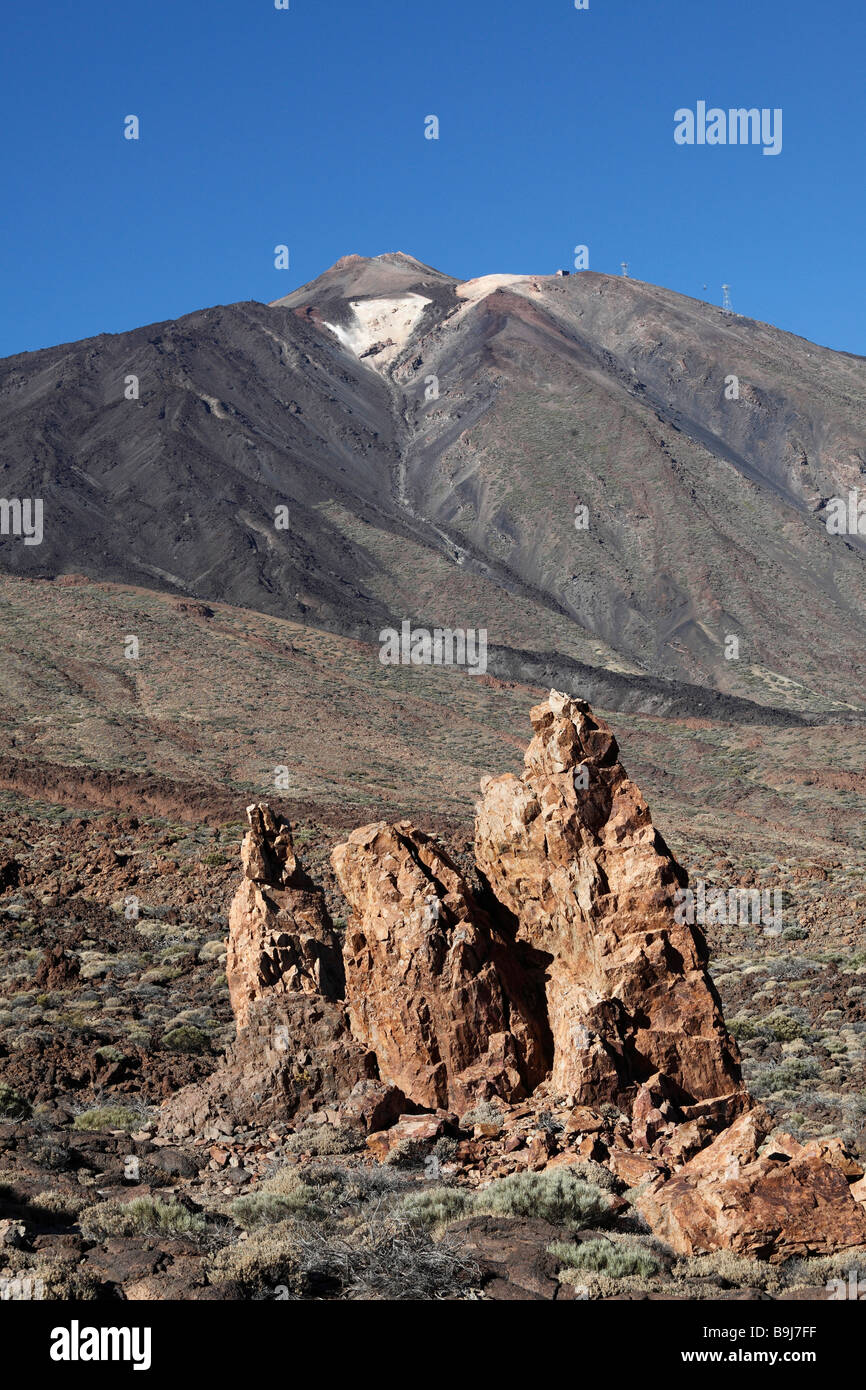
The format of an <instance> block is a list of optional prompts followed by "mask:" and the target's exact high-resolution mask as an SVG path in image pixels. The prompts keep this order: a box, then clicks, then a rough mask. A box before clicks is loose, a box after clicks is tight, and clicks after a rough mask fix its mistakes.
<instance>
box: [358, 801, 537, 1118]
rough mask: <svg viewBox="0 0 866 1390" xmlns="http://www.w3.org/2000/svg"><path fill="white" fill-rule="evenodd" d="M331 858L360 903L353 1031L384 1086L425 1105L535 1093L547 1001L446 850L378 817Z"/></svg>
mask: <svg viewBox="0 0 866 1390" xmlns="http://www.w3.org/2000/svg"><path fill="white" fill-rule="evenodd" d="M331 862H332V864H333V866H334V871H335V873H336V875H337V879H338V881H339V884H340V887H341V889H342V891H343V893H344V895H345V897H346V898H347V900H348V902H349V904H350V906H351V908H352V918H351V921H350V923H349V926H348V928H347V931H346V940H345V945H344V962H345V974H346V1002H347V1005H348V1010H349V1018H350V1021H351V1027H352V1032H353V1034H354V1036H355V1037H356V1038H357V1039H358V1040H359V1041H360V1042H362V1043H363V1044H364V1046H366V1047H369V1048H370V1049H371V1050H372V1051H373V1052H375V1054H376V1056H377V1058H378V1062H379V1072H380V1076H381V1078H382V1080H383V1081H386V1082H389V1083H391V1084H393V1085H395V1086H399V1087H400V1089H401V1090H402V1091H404V1092H405V1094H406V1095H407V1096H409V1097H410V1099H411V1100H412V1101H414V1102H415V1103H416V1104H417V1105H422V1106H425V1107H427V1108H429V1109H433V1108H435V1107H437V1106H453V1107H454V1108H456V1109H458V1110H461V1111H462V1110H465V1109H466V1108H468V1106H469V1105H471V1103H472V1102H473V1101H475V1100H478V1099H485V1098H487V1097H489V1096H491V1095H498V1096H501V1097H502V1098H503V1099H505V1100H515V1099H517V1098H519V1097H520V1096H522V1095H525V1094H526V1093H527V1091H529V1090H532V1089H533V1088H534V1087H535V1086H536V1085H537V1084H538V1083H539V1082H540V1081H541V1080H542V1078H543V1077H544V1075H545V1073H546V1071H547V1068H548V1066H549V1043H548V1039H547V1037H546V1028H545V1023H544V1005H543V997H541V996H540V994H539V993H538V990H537V988H536V987H534V986H533V984H532V981H531V978H530V972H529V971H528V970H527V969H525V968H524V966H523V964H522V962H521V959H520V955H521V952H520V949H519V948H518V949H515V947H514V944H513V942H512V941H511V940H509V939H508V937H507V935H506V934H505V933H504V932H502V931H501V930H500V929H499V928H498V927H497V926H496V925H495V924H494V923H493V922H491V920H490V919H489V918H488V917H487V915H486V914H485V913H484V912H483V911H482V910H481V908H480V907H479V906H478V905H477V903H476V902H475V900H474V898H473V896H472V894H471V892H470V890H469V888H468V886H467V884H466V883H465V881H464V880H463V878H462V876H461V875H460V873H459V871H458V869H457V868H456V867H455V865H454V864H453V863H452V862H451V860H450V859H449V858H448V856H447V855H446V854H445V852H444V850H442V849H441V848H440V847H439V846H437V845H436V843H435V842H434V841H433V840H431V839H430V838H429V837H428V836H427V835H424V834H422V833H421V832H420V831H418V830H416V829H415V828H414V827H413V826H412V825H410V824H409V822H407V821H404V822H401V823H400V824H399V825H396V826H392V825H386V824H384V822H379V823H377V824H373V825H366V826H363V827H362V828H361V829H360V830H356V831H354V832H353V834H352V835H351V836H350V837H349V840H348V842H347V843H346V844H342V845H338V846H337V847H336V848H335V850H334V851H333V854H332V856H331Z"/></svg>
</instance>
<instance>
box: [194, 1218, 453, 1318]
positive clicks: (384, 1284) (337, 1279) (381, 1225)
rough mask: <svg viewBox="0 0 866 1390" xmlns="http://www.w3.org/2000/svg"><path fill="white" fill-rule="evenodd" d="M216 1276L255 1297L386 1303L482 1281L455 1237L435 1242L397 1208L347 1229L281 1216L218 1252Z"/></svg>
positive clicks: (448, 1294)
mask: <svg viewBox="0 0 866 1390" xmlns="http://www.w3.org/2000/svg"><path fill="white" fill-rule="evenodd" d="M211 1277H212V1279H213V1280H214V1281H215V1282H217V1283H219V1282H223V1281H230V1282H232V1283H234V1284H235V1285H236V1287H237V1289H238V1291H239V1293H240V1294H241V1296H246V1297H253V1298H256V1297H259V1298H262V1297H268V1296H270V1297H271V1298H276V1297H280V1298H285V1297H286V1295H288V1296H289V1298H297V1299H300V1298H321V1297H337V1296H340V1297H342V1298H346V1299H364V1300H370V1299H372V1300H384V1299H387V1300H389V1301H391V1300H395V1301H396V1300H401V1301H402V1300H407V1299H411V1300H418V1301H427V1300H430V1299H438V1298H447V1297H454V1296H458V1297H459V1295H460V1294H461V1293H465V1292H469V1291H471V1287H472V1281H473V1280H475V1281H476V1282H477V1281H478V1280H479V1279H480V1276H479V1272H478V1270H477V1267H476V1266H475V1264H474V1263H473V1262H472V1261H471V1260H470V1259H469V1258H468V1257H467V1256H465V1255H464V1254H463V1253H462V1252H461V1250H460V1248H459V1247H458V1246H457V1245H456V1244H455V1243H453V1242H452V1241H449V1240H448V1239H447V1238H445V1239H444V1240H441V1241H436V1242H434V1241H432V1240H431V1239H430V1237H429V1236H428V1235H427V1233H426V1232H425V1231H423V1230H421V1229H420V1228H419V1227H417V1226H414V1225H413V1224H412V1223H411V1222H409V1221H407V1220H406V1219H405V1218H403V1217H401V1216H400V1215H395V1214H393V1213H392V1214H382V1213H377V1214H375V1215H374V1216H373V1217H371V1219H370V1220H369V1221H363V1222H361V1223H359V1224H358V1225H356V1226H355V1227H354V1228H352V1229H347V1230H345V1231H344V1230H343V1229H340V1230H339V1231H337V1230H332V1229H329V1228H327V1227H323V1226H309V1225H307V1224H306V1223H304V1222H300V1221H285V1222H281V1223H280V1224H279V1225H278V1226H273V1227H268V1228H266V1229H265V1230H263V1231H260V1232H254V1233H252V1234H251V1235H250V1236H249V1237H248V1238H247V1240H245V1241H243V1242H239V1243H237V1244H235V1245H232V1246H228V1247H226V1248H225V1249H224V1250H221V1251H219V1253H218V1254H217V1255H216V1257H215V1258H214V1260H213V1264H212V1270H211Z"/></svg>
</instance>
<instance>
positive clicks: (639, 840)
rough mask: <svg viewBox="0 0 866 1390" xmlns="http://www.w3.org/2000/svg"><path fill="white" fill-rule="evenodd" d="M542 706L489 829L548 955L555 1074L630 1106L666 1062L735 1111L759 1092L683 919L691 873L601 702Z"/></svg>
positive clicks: (683, 1100) (486, 807)
mask: <svg viewBox="0 0 866 1390" xmlns="http://www.w3.org/2000/svg"><path fill="white" fill-rule="evenodd" d="M530 719H531V721H532V726H533V729H534V731H535V737H534V738H533V740H532V742H531V743H530V745H529V748H528V749H527V752H526V758H525V768H524V772H523V775H522V777H520V778H518V777H515V776H514V775H513V774H511V773H508V774H506V775H504V776H502V777H496V778H492V779H487V780H485V781H484V782H483V783H482V799H481V801H480V802H479V804H478V807H477V812H476V834H475V843H476V859H477V862H478V866H479V869H480V870H481V871H482V873H483V874H484V875H485V877H486V879H487V880H488V882H489V883H490V885H491V887H492V889H493V892H494V893H495V895H496V898H497V899H498V901H499V902H500V903H501V904H502V906H503V908H504V909H506V910H507V912H509V913H510V914H512V915H513V917H514V919H515V920H516V926H517V940H518V941H523V942H526V943H527V944H528V945H530V946H531V947H533V948H535V949H536V950H537V951H539V952H543V953H544V955H545V957H546V959H547V1016H548V1020H549V1024H550V1028H551V1032H552V1035H553V1070H552V1076H551V1084H552V1087H553V1089H554V1091H555V1092H557V1093H560V1094H563V1093H569V1094H573V1095H574V1096H575V1098H576V1100H577V1101H578V1103H580V1104H584V1105H598V1104H600V1103H601V1102H603V1101H617V1103H619V1104H625V1105H628V1104H630V1102H631V1101H632V1100H633V1099H634V1097H635V1095H636V1093H637V1088H638V1087H639V1086H640V1084H641V1083H643V1082H644V1081H646V1080H648V1079H649V1078H650V1077H651V1076H653V1075H660V1076H662V1077H664V1078H666V1082H667V1083H668V1091H669V1093H670V1096H671V1098H672V1100H674V1101H676V1103H677V1104H678V1105H679V1106H688V1105H694V1104H696V1103H697V1104H699V1105H701V1106H702V1107H706V1106H707V1104H709V1110H710V1111H712V1112H713V1118H714V1121H715V1122H716V1123H717V1124H723V1123H726V1122H727V1121H728V1120H729V1119H730V1118H731V1117H732V1116H733V1115H734V1114H736V1113H737V1112H738V1110H741V1109H742V1108H743V1106H744V1105H746V1104H748V1101H747V1099H746V1096H745V1092H744V1091H743V1088H742V1083H741V1077H740V1059H739V1054H738V1051H737V1047H736V1044H735V1042H734V1041H733V1039H732V1038H731V1037H730V1035H729V1034H728V1032H727V1029H726V1028H725V1024H724V1020H723V1018H722V1011H721V1005H720V1002H719V998H718V995H717V994H716V991H715V988H714V986H713V983H712V981H711V979H710V977H709V974H708V972H707V947H706V942H705V940H704V937H703V934H702V932H701V931H700V929H699V928H698V927H695V926H691V925H689V924H688V923H687V922H685V921H683V920H680V919H681V918H683V917H685V915H686V914H685V912H684V911H683V910H682V909H681V908H680V902H681V895H679V890H681V889H683V888H684V887H685V885H686V883H687V876H686V874H685V871H684V870H683V869H682V868H681V867H680V866H679V864H677V862H676V860H675V859H674V857H673V855H672V854H671V853H670V851H669V850H668V847H667V845H666V844H665V842H664V840H663V839H662V837H661V835H660V834H659V833H658V831H657V830H656V829H655V828H654V826H653V824H652V820H651V818H650V813H649V809H648V807H647V804H646V802H645V801H644V798H643V797H642V795H641V793H640V792H639V790H638V789H637V787H636V786H635V785H634V783H633V782H631V781H630V780H629V778H628V776H627V775H626V772H625V769H624V768H623V766H622V764H621V762H620V761H619V750H618V747H617V743H616V740H615V738H614V737H613V734H612V733H611V731H610V729H609V728H608V727H607V725H606V724H604V722H603V721H602V720H600V719H598V718H596V717H595V716H594V715H593V713H592V711H591V710H590V708H589V706H588V705H587V704H585V703H584V702H583V701H582V700H574V699H571V698H570V697H569V696H568V695H563V694H560V693H558V692H557V691H551V693H550V696H549V698H548V699H547V700H546V701H545V702H544V703H543V704H541V705H537V706H536V707H535V708H534V709H533V710H532V711H531V713H530ZM678 909H679V910H678ZM690 1118H694V1116H691V1117H690ZM646 1119H647V1122H648V1123H649V1124H650V1128H652V1127H653V1125H656V1124H657V1123H658V1120H657V1117H655V1116H652V1115H647V1116H646ZM662 1120H664V1116H662Z"/></svg>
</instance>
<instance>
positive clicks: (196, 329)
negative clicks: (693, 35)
mask: <svg viewBox="0 0 866 1390" xmlns="http://www.w3.org/2000/svg"><path fill="white" fill-rule="evenodd" d="M131 374H134V375H135V376H136V377H137V378H138V381H139V390H140V396H139V398H138V399H137V400H136V399H133V400H127V399H125V394H124V392H125V385H126V382H127V379H128V378H129V376H130V375H131ZM734 375H735V376H737V377H738V379H739V399H737V400H729V399H727V398H726V382H729V379H730V377H731V376H734ZM864 420H866V362H864V360H862V359H858V358H854V357H852V356H849V355H847V354H841V353H833V352H830V351H828V350H827V349H822V348H817V347H815V346H813V345H812V344H809V343H806V342H804V341H803V340H801V339H798V338H794V337H792V336H791V335H788V334H784V333H781V332H778V331H777V330H774V329H772V328H770V327H767V326H766V325H761V324H757V323H754V322H752V321H750V320H748V319H743V318H740V317H734V316H732V315H725V314H723V313H721V312H720V311H719V310H717V309H714V308H712V307H711V306H709V305H705V304H701V303H699V302H697V301H693V300H689V299H685V298H684V297H682V296H679V295H676V294H673V293H671V292H669V291H665V290H660V289H656V288H654V287H652V286H649V285H645V284H641V283H640V282H636V281H631V280H625V279H614V278H612V277H607V276H602V275H597V274H594V273H589V272H585V273H583V274H581V275H579V276H572V277H570V278H562V279H560V278H556V277H551V276H547V277H533V276H488V277H484V278H483V279H481V280H479V281H470V282H466V283H462V284H461V283H460V282H458V281H456V280H454V279H453V278H452V277H450V276H447V275H443V274H441V273H440V272H438V271H435V270H433V269H432V268H430V267H427V266H424V265H422V264H421V263H420V262H418V261H416V260H414V259H413V258H412V257H408V256H404V255H402V254H400V253H392V254H388V255H385V256H382V257H377V258H374V259H373V260H366V259H363V258H361V257H345V258H343V260H341V261H339V262H337V264H336V265H335V266H334V267H332V268H331V270H329V271H327V272H325V274H324V275H322V276H320V277H319V278H318V279H317V280H315V281H313V282H312V283H311V284H310V285H309V286H305V287H303V288H302V289H300V290H297V291H295V292H293V293H292V294H290V295H288V296H286V297H285V298H284V299H281V300H279V301H277V302H276V303H274V304H272V305H263V304H258V303H254V302H250V303H243V304H236V305H231V306H223V307H218V308H214V309H207V310H202V311H200V312H197V313H195V314H191V315H187V316H185V317H184V318H182V319H179V320H177V321H176V322H170V323H164V324H157V325H151V326H149V327H146V328H140V329H136V330H133V331H131V332H129V333H123V334H118V335H113V336H109V335H103V336H101V337H99V338H95V339H90V340H86V341H84V342H81V343H74V344H68V345H64V346H62V347H58V348H50V349H46V350H43V351H41V352H37V353H26V354H21V355H19V356H16V357H12V358H7V359H5V361H3V362H2V363H0V439H2V449H0V458H2V461H3V463H2V474H0V492H2V494H3V496H5V497H7V498H12V497H41V498H43V499H44V505H45V535H44V540H43V543H42V545H40V546H24V545H23V543H22V541H21V539H19V538H16V537H13V536H4V537H2V538H0V566H2V568H4V569H6V570H7V571H9V572H11V573H17V574H23V575H31V576H41V577H49V576H52V575H54V574H57V573H63V572H68V571H80V572H84V573H85V574H87V575H89V576H91V577H95V578H100V579H108V580H112V581H118V582H125V583H135V584H142V585H145V586H148V587H157V588H158V587H164V588H168V589H171V590H173V591H174V592H175V593H178V594H187V595H193V596H195V597H198V598H201V599H205V600H207V599H212V600H220V601H224V602H229V603H235V604H240V605H244V606H247V607H252V608H258V609H260V610H262V611H264V612H267V613H271V614H274V615H276V616H280V617H285V618H290V619H293V620H296V621H303V622H309V623H312V624H314V625H315V626H317V627H319V628H325V629H331V630H333V631H337V632H340V633H342V634H344V635H350V636H354V637H361V638H363V639H365V640H370V641H376V639H377V634H378V632H379V630H380V629H381V628H382V627H385V626H390V625H395V626H399V624H400V622H401V621H402V620H404V619H408V620H411V621H412V622H414V623H416V624H422V625H425V626H428V627H432V626H434V625H437V624H445V625H449V626H458V627H465V628H469V627H480V628H484V629H486V631H487V633H488V641H489V643H490V646H491V649H494V650H493V655H492V656H491V669H492V670H495V671H497V673H499V674H502V675H505V676H520V677H521V678H528V679H532V680H534V679H535V678H536V677H535V675H534V674H533V672H534V669H535V666H536V665H537V663H538V662H539V661H541V662H542V663H544V664H545V668H547V667H549V666H550V664H551V661H553V664H554V665H555V664H556V662H557V661H558V662H561V663H564V669H565V670H566V672H568V671H569V670H577V668H575V667H574V665H573V663H575V662H577V663H583V668H586V667H590V668H595V669H597V670H599V672H600V675H601V676H603V673H604V672H611V671H612V672H616V673H618V675H619V678H620V679H621V680H622V681H624V682H625V685H626V690H625V692H624V693H623V695H622V697H621V702H622V704H623V706H624V707H633V708H638V707H641V706H640V704H639V701H640V700H641V699H642V698H644V695H643V694H641V692H642V691H644V689H645V683H642V681H641V677H643V676H648V677H651V678H653V679H655V680H661V681H666V682H669V683H672V686H671V688H672V690H673V692H674V694H677V692H679V694H680V695H681V697H682V699H683V700H685V701H686V705H687V707H688V702H689V701H693V700H694V696H693V695H692V694H689V693H688V691H689V688H690V687H692V686H698V687H705V688H706V689H708V690H715V691H719V692H724V693H726V694H728V695H732V696H735V697H739V698H740V699H741V700H742V699H745V700H751V701H757V702H759V703H760V704H763V705H769V706H772V707H775V708H779V709H790V710H803V711H820V710H821V709H826V708H831V707H834V706H837V707H838V706H844V705H848V706H854V707H856V708H862V707H863V704H864V699H863V690H864V681H863V659H862V649H863V645H864V643H863V639H864V630H866V554H864V548H863V543H862V541H861V540H860V538H858V537H845V536H830V535H828V533H827V530H826V526H825V524H824V520H823V518H824V509H825V506H826V501H827V499H828V498H830V497H832V496H838V495H841V496H845V495H847V492H848V490H849V489H850V488H856V487H857V486H858V485H859V483H860V480H861V478H862V476H863V473H864V471H866V446H864V429H863V424H864ZM581 506H585V507H586V508H587V509H588V515H587V522H588V525H587V526H586V529H580V530H579V529H576V527H575V520H576V516H577V518H578V519H579V515H580V514H579V513H577V514H576V511H575V508H579V507H581ZM280 507H287V508H288V515H289V524H288V529H287V530H283V529H278V528H277V526H276V525H275V516H276V515H277V509H278V508H280ZM731 637H736V638H737V639H738V640H739V655H738V659H728V657H727V656H726V643H727V644H728V645H727V650H728V652H730V643H729V642H728V639H729V638H731ZM629 692H632V694H631V701H632V703H631V706H629V698H630V695H629ZM635 692H637V693H635ZM596 698H597V697H596Z"/></svg>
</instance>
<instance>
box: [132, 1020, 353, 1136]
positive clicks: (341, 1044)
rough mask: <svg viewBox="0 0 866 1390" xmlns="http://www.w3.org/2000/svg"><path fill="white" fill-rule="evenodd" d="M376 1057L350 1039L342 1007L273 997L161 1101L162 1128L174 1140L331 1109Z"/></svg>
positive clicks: (216, 1134) (214, 1134)
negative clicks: (203, 1071) (218, 1055)
mask: <svg viewBox="0 0 866 1390" xmlns="http://www.w3.org/2000/svg"><path fill="white" fill-rule="evenodd" d="M376 1075H377V1069H376V1058H375V1057H374V1055H373V1054H372V1053H371V1052H369V1051H368V1050H367V1049H365V1048H363V1047H361V1046H359V1044H358V1043H357V1042H355V1040H354V1039H353V1037H352V1035H351V1032H350V1030H349V1026H348V1019H347V1017H346V1011H345V1009H344V1008H343V1005H342V1004H341V1003H339V1002H338V1001H335V1000H331V999H325V998H324V997H323V996H321V995H317V994H310V993H300V992H298V993H292V994H277V995H273V996H271V997H270V998H266V999H259V1000H256V1001H255V1002H254V1003H252V1004H251V1005H250V1006H249V1008H248V1009H247V1013H246V1023H245V1025H244V1027H243V1028H242V1029H241V1030H240V1032H239V1033H238V1036H237V1038H236V1039H235V1041H234V1042H233V1043H232V1045H231V1047H230V1048H229V1049H228V1052H227V1053H226V1056H225V1059H224V1061H223V1063H222V1065H221V1066H220V1067H219V1068H218V1069H217V1070H216V1071H215V1072H213V1073H212V1074H211V1075H210V1076H209V1077H208V1078H207V1079H206V1080H205V1081H203V1082H200V1083H197V1084H193V1085H191V1086H184V1087H183V1088H182V1090H180V1091H178V1092H177V1093H176V1094H175V1095H173V1096H172V1097H171V1099H170V1100H168V1101H166V1102H165V1104H164V1105H163V1107H162V1110H161V1115H160V1123H161V1128H162V1129H163V1131H164V1132H166V1133H170V1134H171V1135H172V1136H174V1137H175V1138H178V1139H183V1138H187V1137H189V1136H192V1135H201V1136H204V1137H205V1138H216V1137H217V1136H218V1135H219V1134H220V1133H224V1132H225V1131H226V1129H229V1130H231V1129H232V1128H233V1126H234V1125H236V1124H239V1125H250V1124H256V1125H267V1124H272V1123H274V1122H275V1121H283V1120H289V1119H292V1118H294V1117H295V1116H299V1117H300V1116H304V1115H307V1114H309V1112H310V1111H311V1110H315V1109H320V1108H325V1107H329V1106H330V1107H334V1108H336V1107H337V1106H338V1105H339V1104H340V1102H341V1100H342V1099H343V1098H344V1097H347V1096H349V1095H350V1094H351V1092H352V1091H353V1089H354V1087H355V1086H357V1084H358V1083H359V1082H361V1081H366V1080H369V1079H374V1078H375V1077H376Z"/></svg>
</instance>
